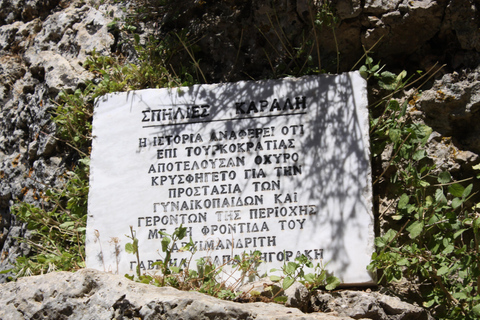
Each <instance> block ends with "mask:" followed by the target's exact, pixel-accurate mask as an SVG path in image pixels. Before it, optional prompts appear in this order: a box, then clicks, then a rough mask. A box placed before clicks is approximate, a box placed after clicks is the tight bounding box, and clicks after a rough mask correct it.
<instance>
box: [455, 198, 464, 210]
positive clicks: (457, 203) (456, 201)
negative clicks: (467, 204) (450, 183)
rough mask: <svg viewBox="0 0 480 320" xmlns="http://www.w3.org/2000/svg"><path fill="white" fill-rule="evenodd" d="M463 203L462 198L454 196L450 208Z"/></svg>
mask: <svg viewBox="0 0 480 320" xmlns="http://www.w3.org/2000/svg"><path fill="white" fill-rule="evenodd" d="M462 203H463V199H460V198H454V199H453V200H452V208H453V209H457V208H458V207H460V206H461V205H462Z"/></svg>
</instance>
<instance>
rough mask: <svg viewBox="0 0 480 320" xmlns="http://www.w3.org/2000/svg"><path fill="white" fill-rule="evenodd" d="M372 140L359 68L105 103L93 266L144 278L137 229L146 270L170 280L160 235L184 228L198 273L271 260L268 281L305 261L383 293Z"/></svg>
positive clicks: (96, 155)
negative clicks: (251, 258) (207, 266)
mask: <svg viewBox="0 0 480 320" xmlns="http://www.w3.org/2000/svg"><path fill="white" fill-rule="evenodd" d="M368 137H369V136H368V111H367V97H366V82H365V81H364V80H363V79H362V78H361V77H360V75H359V73H357V72H353V73H348V74H341V75H334V76H333V75H332V76H308V77H303V78H295V79H294V78H287V79H282V80H267V81H258V82H253V81H246V82H237V83H226V84H215V85H197V86H193V87H185V88H175V89H148V90H141V91H130V92H123V93H113V94H108V95H106V96H104V97H102V98H99V99H98V100H97V103H96V106H95V113H94V120H93V145H92V158H91V176H90V194H89V215H88V222H87V243H86V254H87V267H90V268H96V269H100V270H106V271H111V272H115V273H120V274H124V273H129V274H134V273H135V270H136V266H137V262H136V258H135V256H134V255H132V254H128V253H126V252H125V250H124V248H125V244H126V243H127V242H130V239H128V238H127V235H130V226H132V227H133V229H134V230H135V232H136V236H137V238H138V241H139V248H140V260H141V268H142V270H143V271H144V272H147V273H152V274H153V273H155V272H158V270H156V267H154V266H152V264H153V263H154V262H155V261H157V260H160V259H163V253H162V252H161V244H160V242H161V235H160V234H159V233H158V231H160V230H162V231H165V232H167V233H169V234H171V233H172V232H173V231H174V230H175V228H177V227H179V226H180V224H182V225H183V226H184V227H187V232H188V233H187V234H188V235H189V236H191V237H192V239H193V241H194V242H195V243H196V248H197V251H196V253H195V256H194V257H193V259H192V262H193V264H191V265H190V268H195V265H194V262H195V260H196V259H198V258H201V257H207V258H208V259H211V261H214V262H215V263H216V264H222V263H224V262H226V261H228V260H229V259H230V258H232V257H233V256H234V255H236V254H241V253H242V252H244V251H246V252H250V251H255V250H259V251H261V252H262V257H263V260H264V261H265V263H263V264H262V265H261V266H260V269H261V270H262V271H268V270H270V269H272V268H280V267H281V266H282V265H283V264H284V263H285V261H292V260H293V259H294V258H295V257H296V256H297V255H300V254H304V255H306V256H307V257H309V258H310V259H312V260H313V262H314V263H315V264H316V263H318V262H323V263H324V264H325V263H328V266H327V269H328V270H329V271H332V272H333V273H334V275H335V276H337V277H339V278H340V279H341V280H342V281H343V282H344V283H350V284H353V283H355V284H358V283H371V282H372V278H371V276H370V275H369V273H368V272H367V270H366V266H367V265H368V263H369V262H370V257H371V254H372V251H373V238H374V234H373V215H372V190H371V172H370V160H369V157H370V156H369V138H368ZM181 246H182V244H181V243H179V247H181ZM189 257H190V253H189V252H178V251H177V252H174V254H173V257H172V258H173V259H172V263H173V264H175V263H177V264H178V263H179V262H180V260H181V259H182V258H189ZM226 269H228V267H227V268H226Z"/></svg>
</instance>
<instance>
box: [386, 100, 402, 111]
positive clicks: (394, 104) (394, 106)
mask: <svg viewBox="0 0 480 320" xmlns="http://www.w3.org/2000/svg"><path fill="white" fill-rule="evenodd" d="M388 108H389V109H391V110H394V111H398V109H400V104H399V103H398V101H397V100H395V99H392V100H390V101H389V102H388Z"/></svg>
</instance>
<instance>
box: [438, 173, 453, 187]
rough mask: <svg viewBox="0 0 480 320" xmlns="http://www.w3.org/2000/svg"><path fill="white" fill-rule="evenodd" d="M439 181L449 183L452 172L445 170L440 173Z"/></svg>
mask: <svg viewBox="0 0 480 320" xmlns="http://www.w3.org/2000/svg"><path fill="white" fill-rule="evenodd" d="M437 180H438V182H439V183H441V184H445V183H449V182H450V181H451V180H452V176H451V175H450V172H448V171H444V172H442V173H440V174H439V175H438V179H437Z"/></svg>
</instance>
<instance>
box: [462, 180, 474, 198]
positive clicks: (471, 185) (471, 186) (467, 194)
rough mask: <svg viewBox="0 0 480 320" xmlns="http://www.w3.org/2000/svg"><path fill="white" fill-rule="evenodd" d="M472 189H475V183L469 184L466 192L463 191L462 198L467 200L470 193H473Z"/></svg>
mask: <svg viewBox="0 0 480 320" xmlns="http://www.w3.org/2000/svg"><path fill="white" fill-rule="evenodd" d="M472 189H473V183H471V184H469V185H468V186H467V187H466V188H465V190H463V194H462V198H463V199H465V198H466V197H468V196H469V195H470V193H472Z"/></svg>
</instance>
